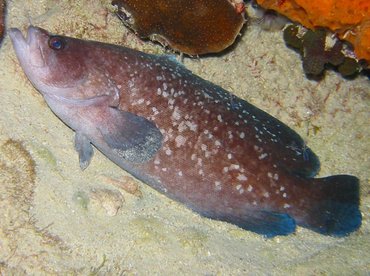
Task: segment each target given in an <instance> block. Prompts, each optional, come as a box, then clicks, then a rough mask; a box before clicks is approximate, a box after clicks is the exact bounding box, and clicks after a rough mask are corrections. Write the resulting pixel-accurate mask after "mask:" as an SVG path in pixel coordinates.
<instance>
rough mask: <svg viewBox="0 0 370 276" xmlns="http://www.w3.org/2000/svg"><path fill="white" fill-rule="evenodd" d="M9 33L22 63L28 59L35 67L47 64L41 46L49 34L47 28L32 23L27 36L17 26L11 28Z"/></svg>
mask: <svg viewBox="0 0 370 276" xmlns="http://www.w3.org/2000/svg"><path fill="white" fill-rule="evenodd" d="M8 34H9V36H10V39H11V41H12V43H13V47H14V50H15V53H16V55H17V57H18V59H19V61H20V62H21V64H23V63H25V62H27V61H28V62H29V63H31V64H32V65H33V66H35V67H43V66H45V60H44V55H43V52H42V47H41V44H42V43H43V38H44V37H48V36H49V35H48V33H47V32H46V31H45V30H43V29H40V28H38V27H34V26H32V25H31V26H29V27H28V30H27V37H24V36H23V34H22V32H21V31H20V30H19V29H17V28H10V29H9V30H8Z"/></svg>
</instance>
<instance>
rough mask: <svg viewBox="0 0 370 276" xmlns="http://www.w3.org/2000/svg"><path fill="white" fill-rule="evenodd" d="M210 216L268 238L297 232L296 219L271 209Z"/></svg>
mask: <svg viewBox="0 0 370 276" xmlns="http://www.w3.org/2000/svg"><path fill="white" fill-rule="evenodd" d="M207 217H209V218H213V219H218V220H222V221H226V222H230V223H232V224H235V225H237V226H239V227H240V228H243V229H245V230H248V231H252V232H255V233H257V234H260V235H263V236H265V237H266V238H273V237H275V236H279V235H289V234H291V233H293V232H295V229H296V222H295V220H294V219H293V218H292V217H291V216H289V215H288V214H284V213H277V212H271V211H264V210H262V211H258V210H253V211H252V210H248V211H247V212H246V213H245V214H244V215H241V216H238V217H237V216H233V215H231V216H225V215H222V216H218V215H213V216H212V215H211V216H207Z"/></svg>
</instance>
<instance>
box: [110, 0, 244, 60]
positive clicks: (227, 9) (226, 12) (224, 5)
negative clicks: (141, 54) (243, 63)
mask: <svg viewBox="0 0 370 276" xmlns="http://www.w3.org/2000/svg"><path fill="white" fill-rule="evenodd" d="M233 3H234V5H233V4H232V3H231V2H229V1H228V0H178V1H169V0H115V1H113V2H112V4H113V5H115V6H118V13H117V14H118V16H119V17H120V19H121V20H122V21H123V23H124V24H125V25H127V26H128V27H130V28H131V29H133V30H134V31H135V32H136V33H137V34H138V35H139V36H140V37H142V38H150V39H152V40H155V41H158V42H160V43H161V44H163V45H165V46H167V45H168V46H170V47H171V48H173V49H174V50H176V51H179V52H182V53H185V54H189V55H200V54H206V53H217V52H220V51H222V50H224V49H225V48H227V47H228V46H230V45H231V44H232V43H233V42H234V41H235V38H236V36H237V35H238V34H239V32H240V30H241V28H242V26H243V24H244V22H245V20H244V4H243V3H242V1H236V0H234V1H233Z"/></svg>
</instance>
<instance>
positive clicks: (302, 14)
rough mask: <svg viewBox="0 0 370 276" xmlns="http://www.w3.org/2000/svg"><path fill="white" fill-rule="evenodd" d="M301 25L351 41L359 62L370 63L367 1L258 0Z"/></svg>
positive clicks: (369, 8) (369, 3) (264, 5)
mask: <svg viewBox="0 0 370 276" xmlns="http://www.w3.org/2000/svg"><path fill="white" fill-rule="evenodd" d="M257 2H258V4H259V5H261V6H262V7H263V8H265V9H272V10H275V11H277V12H278V13H280V14H283V15H285V16H286V17H288V18H289V19H291V20H293V21H297V22H299V23H301V24H302V25H303V26H305V27H307V28H310V29H314V28H316V27H325V28H328V29H330V30H331V31H333V32H335V33H337V34H338V36H339V38H342V39H345V40H347V41H349V42H351V43H352V44H353V46H354V50H355V54H356V56H357V57H358V58H359V59H365V60H367V61H368V62H370V1H369V0H350V1H349V0H257Z"/></svg>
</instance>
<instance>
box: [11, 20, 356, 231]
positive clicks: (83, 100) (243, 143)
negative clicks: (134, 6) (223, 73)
mask: <svg viewBox="0 0 370 276" xmlns="http://www.w3.org/2000/svg"><path fill="white" fill-rule="evenodd" d="M9 35H10V37H11V40H12V42H13V46H14V49H15V52H16V55H17V57H18V59H19V61H20V64H21V66H22V68H23V70H24V72H25V73H26V75H27V77H28V78H29V80H30V81H31V82H32V84H33V85H34V86H35V87H36V89H38V90H39V91H40V93H41V94H42V95H43V97H44V99H45V101H46V102H47V103H48V105H49V107H50V108H51V109H52V110H53V112H54V113H55V114H56V115H57V116H58V117H59V118H60V119H61V120H62V121H63V122H65V123H66V124H67V125H68V126H69V127H71V128H72V129H73V130H74V131H75V132H76V138H75V148H76V150H77V152H78V154H79V158H80V166H81V168H82V169H85V168H86V167H87V166H88V165H89V163H90V160H91V158H92V155H93V148H92V144H93V145H94V146H95V147H96V148H97V149H99V150H100V151H101V152H102V153H104V154H105V155H106V156H107V157H108V158H109V159H110V160H112V161H113V162H114V163H116V164H117V165H118V166H120V167H121V168H123V169H125V170H127V171H128V172H130V173H131V174H133V175H134V176H135V177H137V178H138V179H140V180H142V181H144V182H146V183H147V184H149V185H151V186H152V187H153V188H155V189H157V190H158V191H160V192H162V193H164V194H165V195H167V196H169V197H170V198H172V199H175V200H178V201H180V202H182V203H183V204H185V205H186V206H188V207H189V208H191V209H193V210H194V211H196V212H198V213H200V214H201V215H203V216H206V217H208V218H212V219H218V220H222V221H226V222H230V223H233V224H236V225H238V226H239V227H242V228H244V229H247V230H250V231H254V232H256V233H259V234H263V235H265V236H267V237H273V236H276V235H287V234H289V233H292V232H294V231H295V229H296V224H298V225H301V226H303V227H307V228H309V229H312V230H314V231H316V232H319V233H322V234H325V235H333V236H345V235H347V234H349V233H351V232H353V231H355V230H356V229H358V228H359V227H360V225H361V213H360V210H359V181H358V179H357V178H356V177H354V176H350V175H335V176H330V177H325V178H319V179H315V178H313V177H314V176H315V175H316V173H317V172H318V170H319V161H318V159H317V157H316V155H315V154H314V153H313V152H312V151H311V150H310V149H309V148H307V147H306V145H305V143H304V141H303V140H302V139H301V138H300V137H299V135H298V134H297V133H295V132H294V131H293V130H291V129H290V128H289V127H287V126H285V125H284V124H283V123H282V122H280V121H279V120H277V119H275V118H273V117H272V116H270V115H268V114H267V113H265V112H263V111H262V110H260V109H258V108H256V107H254V106H253V105H251V104H249V103H248V102H246V101H244V100H242V99H240V98H238V97H236V96H234V95H232V94H230V93H229V92H227V91H225V90H224V89H222V88H221V87H219V86H216V85H214V84H212V83H210V82H208V81H206V80H203V79H201V78H200V77H198V76H196V75H193V74H192V73H191V72H190V71H189V70H187V69H186V68H185V67H184V66H182V65H181V64H179V63H178V62H176V61H175V60H174V59H173V58H171V57H168V56H157V55H150V54H146V53H142V52H139V51H135V50H132V49H128V48H125V47H119V46H115V45H109V44H104V43H99V42H93V41H84V40H79V39H75V38H70V37H65V36H57V35H52V34H50V33H49V32H47V31H46V30H43V29H40V28H38V27H33V26H30V27H29V29H28V35H27V38H24V37H23V35H22V33H21V32H20V31H19V30H18V29H11V30H9Z"/></svg>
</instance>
